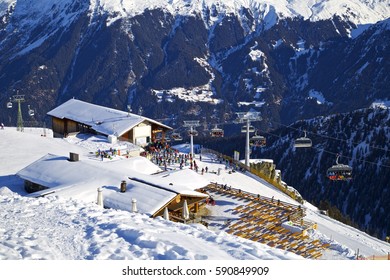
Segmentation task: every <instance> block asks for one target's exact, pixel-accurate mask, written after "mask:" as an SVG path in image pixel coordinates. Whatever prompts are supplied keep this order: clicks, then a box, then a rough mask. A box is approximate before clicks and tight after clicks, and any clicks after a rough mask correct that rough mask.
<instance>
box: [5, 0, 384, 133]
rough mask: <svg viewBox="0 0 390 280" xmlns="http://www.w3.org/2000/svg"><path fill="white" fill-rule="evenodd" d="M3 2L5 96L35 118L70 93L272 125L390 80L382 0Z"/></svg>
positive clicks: (153, 111)
mask: <svg viewBox="0 0 390 280" xmlns="http://www.w3.org/2000/svg"><path fill="white" fill-rule="evenodd" d="M0 5H1V6H0V7H1V8H0V9H1V12H0V18H1V19H0V102H1V103H3V102H7V101H8V100H9V98H10V97H11V96H12V95H13V94H14V93H15V92H18V93H19V94H24V95H25V96H26V97H27V98H28V102H29V105H31V106H32V107H34V108H35V110H36V115H35V117H34V118H32V119H31V121H32V122H33V121H43V120H44V118H45V115H46V112H47V111H49V110H51V109H52V108H54V107H56V106H58V105H59V104H61V103H63V102H64V101H67V100H68V99H69V98H73V97H76V98H79V99H81V100H85V101H89V102H93V103H95V104H100V105H105V106H109V107H113V108H116V109H120V110H127V109H126V108H127V105H131V107H132V109H133V110H134V111H138V110H140V109H141V108H142V109H143V113H144V114H145V116H148V117H152V118H155V119H160V118H161V119H165V120H167V122H172V123H167V124H171V125H173V123H175V124H176V125H177V124H179V123H180V124H181V123H182V121H183V120H184V119H188V118H200V116H201V117H202V118H203V120H202V121H204V122H211V125H212V124H214V123H223V122H225V121H229V122H232V121H233V118H235V114H234V112H237V111H242V110H249V109H254V110H257V111H261V113H262V116H263V119H264V121H263V123H262V129H269V127H268V125H267V120H269V119H276V120H282V122H286V121H289V120H295V119H301V118H307V117H313V116H315V115H318V114H328V113H334V112H339V111H343V110H354V109H356V108H362V107H366V106H368V105H367V104H370V103H371V102H373V101H374V100H375V99H378V98H381V99H382V98H384V95H387V92H386V91H385V90H384V89H386V88H388V83H390V81H389V80H388V79H386V73H389V70H388V69H387V68H388V64H387V63H386V61H385V60H384V59H381V57H383V54H385V53H386V51H387V49H388V47H389V43H388V41H389V40H388V39H387V38H388V36H389V32H388V31H387V30H386V29H383V28H379V27H380V26H381V22H379V23H376V22H378V21H385V20H386V18H389V16H390V12H389V5H388V3H387V2H386V1H359V0H354V1H352V0H345V1H341V2H340V1H333V0H332V1H273V0H268V1H259V0H256V1H217V0H213V1H211V0H208V1H162V0H155V1H119V0H111V1H108V0H106V1H103V0H102V1H76V0H73V1H71V0H66V1H61V2H60V3H57V2H55V1H50V0H45V1H39V3H38V4H35V3H34V1H27V0H18V1H8V0H7V1H4V0H3V1H1V0H0ZM8 7H9V9H8ZM369 26H371V27H372V28H373V29H370V28H368V27H369ZM370 32H374V33H375V34H377V36H371V38H368V37H369V36H370V35H369V34H370ZM367 44H368V45H369V46H367ZM365 50H371V51H369V52H367V51H365ZM382 53H383V54H382ZM356 62H358V63H356ZM357 77H359V78H358V79H357ZM375 77H378V78H377V79H375ZM371 81H374V82H371ZM367 85H368V86H369V87H370V89H369V91H367ZM367 92H370V95H369V96H368V97H367V96H366V93H367ZM352 94H356V95H358V96H357V98H353V99H352V101H353V102H350V100H351V96H352ZM313 95H315V96H323V97H324V99H325V100H327V101H328V102H324V103H322V104H319V103H318V102H315V101H313V100H314V99H312V98H311V96H313ZM345 103H346V104H347V106H345V105H344V104H345ZM240 106H242V107H240ZM0 119H1V120H2V121H3V122H5V123H6V124H7V125H8V124H13V123H14V120H15V119H16V111H15V110H1V111H0ZM13 125H14V124H13Z"/></svg>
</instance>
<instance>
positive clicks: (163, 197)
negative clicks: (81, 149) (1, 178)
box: [17, 154, 207, 216]
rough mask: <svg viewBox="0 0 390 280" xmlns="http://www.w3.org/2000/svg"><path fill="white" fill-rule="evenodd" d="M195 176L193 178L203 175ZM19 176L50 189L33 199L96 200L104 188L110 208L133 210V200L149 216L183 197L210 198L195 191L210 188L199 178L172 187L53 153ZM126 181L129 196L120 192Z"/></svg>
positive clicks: (104, 199) (134, 172)
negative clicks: (47, 196)
mask: <svg viewBox="0 0 390 280" xmlns="http://www.w3.org/2000/svg"><path fill="white" fill-rule="evenodd" d="M184 172H187V171H184ZM191 172H192V171H191ZM192 173H193V176H200V175H198V174H196V173H194V172H192ZM125 174H127V175H128V176H129V177H133V178H138V180H130V181H129V180H127V178H126V177H125ZM17 175H18V176H19V177H20V178H22V179H24V180H28V181H30V182H33V183H36V184H39V185H42V186H45V187H48V188H49V189H50V190H44V191H40V192H37V193H33V194H32V195H33V196H39V195H41V194H43V193H47V192H51V191H54V192H55V193H56V194H59V193H61V194H65V193H66V194H67V195H68V196H70V197H73V198H77V197H86V196H88V195H89V196H90V197H91V200H96V198H97V188H99V187H101V188H102V190H103V201H104V205H105V206H106V207H109V208H115V209H121V210H128V211H131V209H132V204H131V201H132V199H136V201H137V208H138V211H139V212H140V213H144V214H147V215H149V216H152V215H154V214H155V213H156V212H157V211H158V210H160V209H161V208H162V207H163V206H165V205H167V204H168V203H169V202H170V201H172V199H174V198H175V197H176V196H177V195H179V194H180V195H182V196H190V197H198V198H204V197H207V195H205V194H203V193H200V192H197V191H195V189H196V188H197V187H199V186H200V185H201V186H204V185H206V184H203V183H200V184H199V182H201V181H200V180H199V179H198V180H196V179H194V180H192V181H193V182H194V184H193V187H190V186H189V185H180V184H179V185H177V184H176V183H175V185H174V186H172V185H169V184H168V183H166V181H164V180H162V181H159V180H158V177H155V178H153V177H151V176H150V175H148V176H147V175H144V174H141V173H138V172H136V171H132V172H128V171H125V172H123V171H122V170H121V169H118V168H112V163H108V164H104V163H102V164H100V165H99V164H96V163H93V162H90V161H89V160H79V161H75V162H71V161H68V158H67V157H64V156H58V155H53V154H47V155H45V156H43V157H42V158H40V159H39V160H37V161H35V162H33V163H32V164H30V165H28V166H27V167H25V168H23V169H22V170H20V171H19V172H18V173H17ZM140 178H142V179H140ZM122 180H126V181H127V191H126V192H125V193H121V192H119V186H120V183H121V181H122ZM195 182H198V183H195Z"/></svg>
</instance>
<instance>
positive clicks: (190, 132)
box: [188, 129, 198, 136]
mask: <svg viewBox="0 0 390 280" xmlns="http://www.w3.org/2000/svg"><path fill="white" fill-rule="evenodd" d="M188 136H198V131H196V130H195V129H191V130H188Z"/></svg>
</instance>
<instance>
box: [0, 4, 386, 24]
mask: <svg viewBox="0 0 390 280" xmlns="http://www.w3.org/2000/svg"><path fill="white" fill-rule="evenodd" d="M10 5H14V6H15V11H14V15H17V16H19V18H26V16H28V17H29V18H30V21H31V19H35V20H37V19H39V18H41V19H43V18H46V20H48V17H47V16H48V15H52V16H51V17H50V18H51V20H54V21H55V19H56V18H66V19H71V18H70V17H69V14H75V13H78V12H80V11H84V9H85V8H86V6H87V5H88V2H86V1H79V0H62V1H56V0H40V1H35V0H0V16H1V15H3V14H4V13H5V12H6V10H7V9H8V7H9V6H10ZM156 8H160V9H164V10H166V11H167V12H169V13H171V14H175V15H177V14H180V15H194V14H201V15H202V14H203V12H204V11H205V10H209V11H211V13H210V17H212V18H213V17H214V18H218V17H219V15H224V14H231V13H233V14H241V13H242V10H243V9H248V10H249V11H251V13H252V16H253V17H254V19H255V20H258V21H265V23H266V24H268V26H270V25H273V24H274V23H275V22H276V21H277V19H278V18H285V17H303V18H304V19H309V20H312V21H317V20H323V19H329V18H332V17H333V16H334V15H338V16H340V17H342V18H345V19H347V20H349V21H351V22H353V23H355V24H356V25H360V24H372V23H376V22H377V21H381V20H384V19H387V18H389V17H390V5H389V2H388V0H191V1H189V0H143V1H137V0H90V1H89V10H90V12H91V13H93V14H96V13H98V14H99V13H105V12H108V13H110V14H111V15H112V17H111V19H110V22H112V21H115V20H117V19H119V18H122V17H128V16H134V15H137V14H141V13H142V12H143V11H145V9H156ZM64 15H67V16H66V17H64ZM30 23H31V22H30Z"/></svg>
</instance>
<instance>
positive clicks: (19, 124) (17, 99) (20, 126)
mask: <svg viewBox="0 0 390 280" xmlns="http://www.w3.org/2000/svg"><path fill="white" fill-rule="evenodd" d="M24 101H26V100H25V99H24V95H19V94H18V95H14V96H12V97H11V98H10V101H9V102H8V103H7V108H12V103H18V122H17V128H16V129H17V130H18V131H24V127H23V116H22V108H21V107H22V106H21V103H22V102H24Z"/></svg>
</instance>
